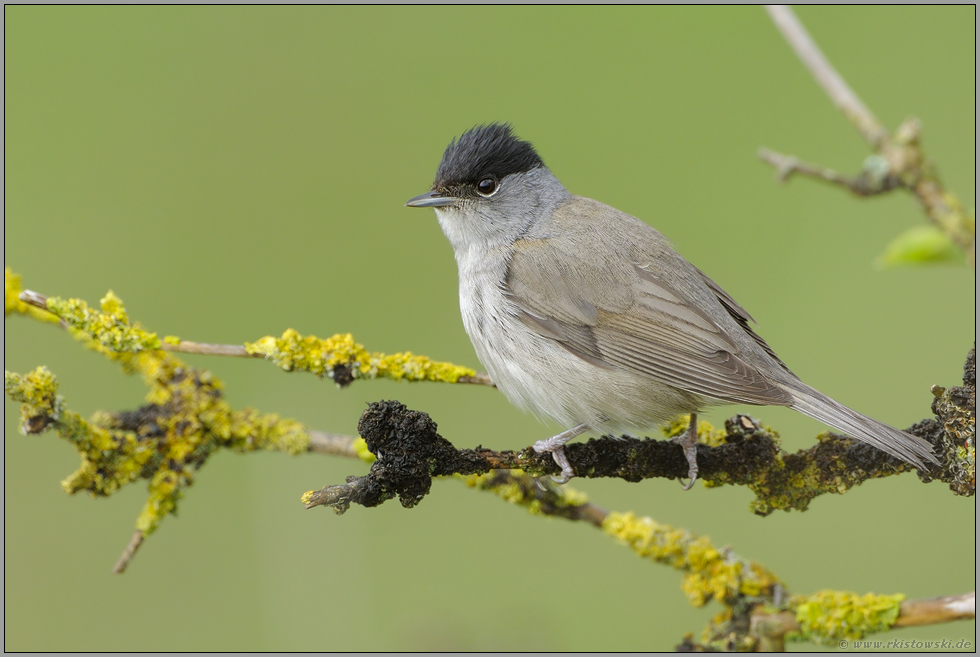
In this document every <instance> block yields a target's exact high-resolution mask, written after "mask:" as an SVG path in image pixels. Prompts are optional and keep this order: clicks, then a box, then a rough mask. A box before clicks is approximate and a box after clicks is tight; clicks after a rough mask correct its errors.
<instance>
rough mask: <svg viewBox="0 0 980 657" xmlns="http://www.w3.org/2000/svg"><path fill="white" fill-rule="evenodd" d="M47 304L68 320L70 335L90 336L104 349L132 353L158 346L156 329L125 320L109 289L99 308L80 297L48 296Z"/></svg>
mask: <svg viewBox="0 0 980 657" xmlns="http://www.w3.org/2000/svg"><path fill="white" fill-rule="evenodd" d="M47 306H48V310H50V311H51V312H53V313H54V314H55V315H57V316H58V317H60V318H61V319H62V320H64V321H65V323H67V324H68V328H69V330H70V331H71V332H72V333H73V334H74V335H76V336H81V337H83V338H87V339H90V340H94V341H95V342H97V343H98V344H99V345H100V346H101V347H102V348H103V349H105V350H106V352H108V353H115V354H122V353H134V354H135V353H139V352H141V351H146V350H153V349H159V348H160V339H159V338H158V337H157V336H156V333H149V332H148V331H146V330H144V329H143V328H142V327H140V325H139V324H130V323H129V317H128V315H127V314H126V308H125V307H124V306H123V303H122V299H120V298H119V297H117V296H116V295H115V294H113V292H112V290H110V291H109V292H108V293H106V295H105V296H104V297H103V298H102V301H101V306H102V312H99V311H97V310H93V309H92V308H90V307H89V306H88V304H87V303H85V302H84V301H82V300H81V299H62V298H60V297H48V302H47Z"/></svg>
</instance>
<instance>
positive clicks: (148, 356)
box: [4, 273, 310, 535]
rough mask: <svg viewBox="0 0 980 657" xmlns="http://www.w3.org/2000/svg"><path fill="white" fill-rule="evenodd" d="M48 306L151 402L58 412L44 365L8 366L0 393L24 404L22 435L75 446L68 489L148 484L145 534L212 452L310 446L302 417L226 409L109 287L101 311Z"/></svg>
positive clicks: (210, 382)
mask: <svg viewBox="0 0 980 657" xmlns="http://www.w3.org/2000/svg"><path fill="white" fill-rule="evenodd" d="M7 279H8V280H7V288H8V292H9V290H10V289H11V288H18V287H19V281H16V280H15V281H13V283H12V282H11V280H10V279H11V276H10V275H9V273H8V275H7ZM14 296H15V297H16V295H14ZM47 303H48V308H49V309H51V310H52V312H53V314H52V315H51V316H52V317H54V318H55V320H57V319H58V318H60V319H62V320H64V322H65V324H66V325H67V327H68V330H69V331H70V332H71V333H72V334H73V335H74V336H75V337H76V338H78V339H80V340H82V341H83V342H84V343H85V345H86V346H88V347H90V348H92V349H94V350H95V351H98V352H99V353H102V354H103V355H105V356H107V357H109V358H111V359H113V360H115V361H117V362H119V363H120V364H121V365H122V367H123V369H124V370H125V371H127V372H129V373H138V374H140V375H142V377H143V379H144V381H145V382H146V384H147V385H148V386H149V392H148V393H147V402H148V404H149V405H148V406H144V407H143V408H142V409H140V410H139V411H137V412H135V413H131V414H113V413H104V412H103V413H97V414H95V415H94V416H93V418H92V419H91V421H86V420H84V419H82V418H81V417H80V416H79V415H77V414H76V413H73V412H71V411H67V410H65V409H64V402H63V400H62V399H61V397H60V396H58V395H57V381H56V379H55V377H54V375H53V374H51V373H50V372H49V371H48V370H47V369H46V368H44V367H40V368H38V369H37V370H35V371H34V372H31V373H30V374H28V375H25V376H20V375H17V374H14V373H11V372H5V373H4V388H5V391H6V393H7V395H8V396H9V397H10V398H11V399H14V400H15V401H19V402H21V415H22V429H23V430H24V431H25V432H30V433H38V432H40V431H42V430H44V429H45V428H53V429H55V430H56V431H57V432H58V434H59V435H60V436H61V437H63V438H65V439H67V440H68V441H69V442H71V443H72V444H73V445H74V447H75V449H76V450H77V451H78V453H79V456H80V457H81V464H80V465H79V468H78V470H77V471H75V472H74V473H73V474H71V475H70V476H68V477H67V478H66V479H65V480H64V481H63V482H62V486H63V487H64V488H65V490H66V491H68V492H69V493H77V492H80V491H88V492H89V493H90V494H92V495H98V496H102V495H111V494H112V493H114V492H115V491H117V490H119V488H121V487H122V486H124V485H125V484H127V483H131V482H133V481H136V480H138V479H148V480H149V485H148V491H149V499H148V500H147V503H146V505H145V506H144V508H143V510H142V512H141V513H140V516H139V518H138V520H137V528H138V529H139V530H140V531H141V532H143V534H144V535H147V534H149V533H151V532H152V531H153V530H154V529H156V527H157V526H158V525H159V523H160V521H161V520H162V519H163V518H164V516H165V515H166V514H167V513H171V512H173V511H175V510H176V508H177V502H178V501H179V499H180V497H181V495H182V494H183V491H184V489H185V488H186V487H187V486H189V485H191V483H193V477H194V472H195V471H196V470H197V469H198V468H200V467H201V465H203V464H204V462H205V461H206V460H207V458H208V457H209V456H210V454H211V453H212V452H214V451H215V450H216V449H218V448H222V447H224V448H230V449H234V450H236V451H243V452H244V451H254V450H275V451H282V452H286V453H287V454H299V453H302V452H305V451H307V449H308V448H309V442H310V438H309V431H308V430H307V429H306V427H304V426H303V425H302V424H300V423H299V422H296V421H294V420H289V419H284V418H280V417H279V416H278V415H275V414H262V413H259V412H258V411H256V410H254V409H248V408H246V409H244V410H240V411H235V410H233V409H232V408H231V407H230V406H229V405H228V403H227V402H226V401H224V399H223V398H222V395H221V388H222V384H221V382H220V381H219V380H218V379H217V378H216V377H214V376H213V375H212V374H211V373H210V372H208V371H206V370H198V369H195V368H192V367H189V366H187V365H185V364H184V363H183V362H181V361H180V360H179V359H177V358H176V357H174V356H173V355H171V354H169V353H167V352H164V351H160V350H159V347H160V341H159V339H158V338H157V337H156V335H155V334H153V333H150V332H148V331H146V330H145V329H143V328H141V327H140V326H139V325H138V324H131V323H130V322H129V317H128V315H127V313H126V309H125V306H124V305H123V303H122V300H121V299H119V297H117V296H116V295H115V294H113V293H112V292H109V293H108V294H107V295H106V296H105V298H103V299H102V303H101V311H97V310H93V309H92V308H90V307H89V306H88V305H87V304H86V303H85V302H84V301H81V300H79V299H69V300H67V301H65V300H62V299H58V298H56V297H51V298H49V299H48V302H47ZM15 310H16V308H15ZM18 312H19V310H18ZM46 314H47V313H46ZM171 342H172V341H171Z"/></svg>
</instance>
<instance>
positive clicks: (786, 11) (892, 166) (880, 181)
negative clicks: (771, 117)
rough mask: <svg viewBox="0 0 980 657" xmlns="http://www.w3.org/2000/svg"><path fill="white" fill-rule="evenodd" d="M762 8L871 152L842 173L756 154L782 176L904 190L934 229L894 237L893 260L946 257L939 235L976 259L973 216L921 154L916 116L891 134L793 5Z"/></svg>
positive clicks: (867, 192) (865, 191)
mask: <svg viewBox="0 0 980 657" xmlns="http://www.w3.org/2000/svg"><path fill="white" fill-rule="evenodd" d="M766 9H767V11H768V12H769V15H770V17H771V18H772V20H773V22H774V23H775V24H776V27H777V28H778V29H779V30H780V32H782V34H783V36H784V37H785V38H786V40H787V42H788V43H789V44H790V46H791V47H792V48H793V50H794V51H795V52H796V54H797V56H798V57H799V58H800V61H802V62H803V64H804V65H805V66H806V67H807V69H808V70H809V71H810V73H811V74H812V75H813V77H814V78H815V79H816V80H817V82H818V83H819V84H820V86H821V87H822V88H823V90H824V91H825V92H826V93H827V95H828V96H829V97H830V99H831V100H832V101H833V102H834V104H835V105H837V107H838V108H840V109H841V111H842V112H843V113H844V115H845V116H846V117H847V119H848V120H849V121H850V122H851V123H853V124H854V126H855V127H856V128H857V129H858V131H859V132H860V133H861V136H862V137H864V139H865V141H867V142H868V144H869V145H870V146H871V147H872V148H873V149H874V150H875V152H876V154H875V155H872V156H870V157H868V158H867V159H866V160H865V162H864V165H863V167H862V170H861V172H860V173H859V174H857V175H855V176H845V175H841V174H839V173H836V172H834V171H832V170H830V169H828V168H826V167H822V166H819V165H814V164H809V163H806V162H802V161H800V160H798V159H797V158H795V157H793V156H790V155H783V154H780V153H776V152H773V151H770V150H768V149H761V150H760V151H759V157H760V158H761V159H762V160H763V161H765V162H767V163H769V164H770V165H772V166H773V167H775V169H776V172H777V175H778V177H779V179H780V180H781V181H785V180H787V179H789V177H790V176H791V175H793V174H794V173H800V174H802V175H805V176H809V177H812V178H816V179H819V180H824V181H826V182H830V183H832V184H836V185H840V186H842V187H845V188H846V189H849V190H850V191H852V192H854V193H855V194H858V195H859V196H871V195H875V194H882V193H885V192H888V191H891V190H893V189H905V190H908V191H910V192H912V194H914V195H915V197H916V199H917V200H918V201H919V203H920V204H921V205H922V208H923V210H924V211H925V213H926V216H927V217H928V219H929V221H930V223H931V224H932V225H933V226H934V227H935V231H936V232H935V233H929V234H923V233H921V232H920V233H917V234H914V235H915V237H916V238H917V239H914V240H913V239H911V238H910V237H909V236H903V237H901V238H899V239H898V240H896V241H895V242H894V243H893V248H892V249H890V250H891V251H893V252H894V251H895V248H897V246H903V245H904V248H905V250H906V253H905V254H902V255H895V256H893V258H892V261H893V262H925V261H930V260H946V259H949V255H948V250H947V249H945V248H943V244H942V243H940V240H937V239H936V238H937V236H939V237H941V238H943V239H944V240H946V242H948V243H951V244H954V245H955V246H956V247H957V248H959V249H960V250H961V251H962V252H963V253H964V254H965V255H966V258H967V260H968V261H969V262H970V263H971V264H973V263H975V259H976V246H975V239H976V219H975V217H974V216H973V214H971V213H970V212H968V211H967V210H966V209H965V208H964V207H963V205H962V204H961V203H960V201H959V199H957V198H956V196H955V195H954V194H953V193H952V192H950V191H949V190H947V189H946V188H945V187H944V186H943V184H942V182H941V181H940V179H939V174H938V172H937V169H936V166H935V165H934V164H933V163H932V162H930V161H929V159H928V158H927V157H926V154H925V151H924V150H923V149H922V145H921V143H920V141H919V137H920V133H921V130H922V126H921V125H920V123H919V121H918V120H917V119H914V118H910V119H907V120H906V121H905V122H904V123H903V124H902V125H901V126H899V128H898V130H896V131H895V134H894V135H890V134H889V133H888V131H887V130H886V129H885V128H884V127H883V126H882V125H881V123H880V122H879V121H878V119H876V118H875V116H874V114H872V112H871V110H869V109H868V108H867V107H866V106H865V105H864V103H863V102H861V99H860V98H859V97H858V95H857V94H856V93H855V92H854V90H853V89H851V88H850V86H849V85H848V84H847V82H846V81H845V80H844V78H843V77H842V76H841V75H840V73H838V72H837V71H836V70H835V69H834V67H833V66H832V65H831V64H830V62H829V61H828V60H827V58H826V57H825V56H824V55H823V53H822V52H821V51H820V48H819V47H818V46H817V44H816V43H814V41H813V39H812V38H811V37H810V35H809V33H808V32H807V30H806V28H805V27H803V24H802V23H801V22H800V21H799V19H798V18H797V17H796V14H795V13H793V10H792V9H790V8H789V7H787V6H785V5H768V6H767V8H766ZM886 262H887V261H886Z"/></svg>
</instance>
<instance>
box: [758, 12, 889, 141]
mask: <svg viewBox="0 0 980 657" xmlns="http://www.w3.org/2000/svg"><path fill="white" fill-rule="evenodd" d="M766 11H767V12H769V16H770V18H772V21H773V23H775V24H776V27H777V28H779V31H780V32H782V33H783V36H784V37H785V38H786V41H788V42H789V45H790V46H791V47H792V48H793V50H794V51H796V54H797V56H798V57H799V58H800V61H802V62H803V64H804V65H805V66H806V67H807V68H808V69H809V70H810V73H812V74H813V77H815V78H816V79H817V82H818V83H819V84H820V86H821V87H823V90H824V91H825V92H827V95H828V96H830V99H831V100H832V101H833V102H834V104H835V105H837V107H838V108H840V110H841V111H842V112H844V115H845V116H846V117H847V118H848V120H850V121H851V123H853V124H854V125H855V127H857V129H858V130H859V131H860V132H861V136H862V137H864V138H865V140H867V142H868V143H869V144H871V145H872V146H874V147H875V148H879V147H881V145H882V144H883V143H885V142H887V141H888V131H887V130H885V129H884V128H883V127H882V125H881V124H880V123H879V122H878V119H876V118H875V116H874V114H872V113H871V110H869V109H868V108H867V106H866V105H865V104H864V103H863V102H861V99H860V98H858V95H857V94H856V93H854V90H853V89H851V87H850V85H848V84H847V82H846V81H845V80H844V78H843V77H841V75H840V73H838V72H837V70H836V69H835V68H834V67H833V65H832V64H831V63H830V62H829V61H828V60H827V58H826V57H824V54H823V52H821V51H820V48H819V47H818V46H817V44H816V43H814V41H813V38H812V37H811V36H810V33H809V32H807V30H806V28H805V27H803V24H802V23H801V22H800V19H799V18H797V17H796V14H795V13H793V10H792V9H790V8H789V7H788V6H787V5H766Z"/></svg>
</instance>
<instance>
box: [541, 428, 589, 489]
mask: <svg viewBox="0 0 980 657" xmlns="http://www.w3.org/2000/svg"><path fill="white" fill-rule="evenodd" d="M588 429H589V428H588V427H587V426H585V425H584V424H580V425H578V426H577V427H572V428H571V429H569V430H568V431H562V432H561V433H560V434H558V435H557V436H552V437H551V438H546V439H545V440H539V441H538V442H536V443H534V451H535V452H537V453H538V454H541V453H543V452H551V457H552V458H553V459H555V463H557V464H558V467H559V468H561V475H559V476H557V477H552V478H551V479H552V481H554V482H555V483H556V484H566V483H568V480H569V479H571V478H572V477H574V476H575V471H574V470H572V464H571V463H569V462H568V457H567V456H565V443H567V442H568V441H569V440H571V439H572V438H574V437H575V436H578V435H579V434H582V433H585V432H586V431H588Z"/></svg>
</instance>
